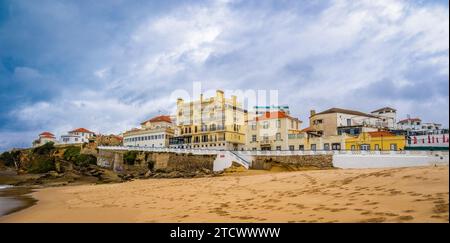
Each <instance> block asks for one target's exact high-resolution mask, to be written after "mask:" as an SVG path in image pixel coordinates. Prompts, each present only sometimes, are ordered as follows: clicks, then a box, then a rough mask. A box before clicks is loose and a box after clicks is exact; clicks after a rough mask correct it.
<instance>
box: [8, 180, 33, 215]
mask: <svg viewBox="0 0 450 243" xmlns="http://www.w3.org/2000/svg"><path fill="white" fill-rule="evenodd" d="M31 192H32V190H31V189H30V188H27V187H5V186H3V185H2V186H0V217H1V216H4V215H8V214H11V213H14V212H17V211H20V210H22V209H25V208H28V207H31V206H33V205H34V204H35V203H36V201H37V200H36V199H34V198H33V197H31V195H29V194H30V193H31Z"/></svg>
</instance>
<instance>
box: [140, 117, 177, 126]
mask: <svg viewBox="0 0 450 243" xmlns="http://www.w3.org/2000/svg"><path fill="white" fill-rule="evenodd" d="M147 122H167V123H172V119H170V116H167V115H162V116H155V117H153V118H152V119H150V120H147V121H145V122H142V123H141V125H142V124H145V123H147Z"/></svg>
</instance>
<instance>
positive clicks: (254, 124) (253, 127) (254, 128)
mask: <svg viewBox="0 0 450 243" xmlns="http://www.w3.org/2000/svg"><path fill="white" fill-rule="evenodd" d="M252 130H256V123H254V122H253V123H252Z"/></svg>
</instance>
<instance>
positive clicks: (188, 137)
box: [170, 90, 247, 150]
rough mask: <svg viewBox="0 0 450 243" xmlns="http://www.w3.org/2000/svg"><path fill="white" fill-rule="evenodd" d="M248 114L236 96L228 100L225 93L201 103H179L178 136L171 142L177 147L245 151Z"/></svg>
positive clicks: (179, 101)
mask: <svg viewBox="0 0 450 243" xmlns="http://www.w3.org/2000/svg"><path fill="white" fill-rule="evenodd" d="M246 119H247V111H246V110H244V109H243V108H242V105H241V104H240V103H239V102H237V97H236V96H232V97H231V99H228V98H225V95H224V92H223V91H221V90H217V91H216V95H215V96H214V97H210V98H204V97H203V94H201V95H200V99H199V100H195V101H190V102H185V101H184V100H183V99H181V98H179V99H178V100H177V111H176V120H177V128H178V132H179V134H178V136H177V137H174V138H173V139H171V142H170V146H171V147H174V148H193V149H218V150H243V149H244V148H245V131H246V130H245V120H246Z"/></svg>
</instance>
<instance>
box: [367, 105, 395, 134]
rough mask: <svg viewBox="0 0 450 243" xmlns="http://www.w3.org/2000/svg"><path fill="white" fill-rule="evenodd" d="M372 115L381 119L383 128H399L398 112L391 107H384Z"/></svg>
mask: <svg viewBox="0 0 450 243" xmlns="http://www.w3.org/2000/svg"><path fill="white" fill-rule="evenodd" d="M371 114H372V115H374V116H376V117H379V118H380V119H381V121H380V122H381V126H382V127H385V128H389V129H395V128H396V127H397V110H396V109H394V108H391V107H383V108H381V109H378V110H374V111H372V112H371Z"/></svg>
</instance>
